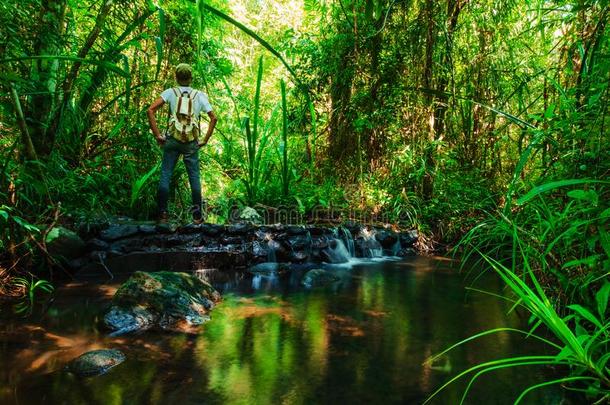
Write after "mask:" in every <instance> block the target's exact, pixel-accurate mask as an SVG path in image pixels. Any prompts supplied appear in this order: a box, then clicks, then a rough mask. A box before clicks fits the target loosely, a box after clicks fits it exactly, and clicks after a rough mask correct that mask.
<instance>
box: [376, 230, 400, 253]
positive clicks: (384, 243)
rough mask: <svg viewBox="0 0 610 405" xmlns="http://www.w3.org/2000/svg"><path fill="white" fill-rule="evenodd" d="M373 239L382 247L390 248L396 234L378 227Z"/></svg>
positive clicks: (396, 236) (394, 241) (396, 238)
mask: <svg viewBox="0 0 610 405" xmlns="http://www.w3.org/2000/svg"><path fill="white" fill-rule="evenodd" d="M375 239H377V241H378V242H379V243H380V244H381V247H382V248H384V249H391V248H392V246H394V244H395V243H396V241H397V240H398V235H397V234H396V233H395V232H393V231H389V230H386V229H379V230H377V232H375Z"/></svg>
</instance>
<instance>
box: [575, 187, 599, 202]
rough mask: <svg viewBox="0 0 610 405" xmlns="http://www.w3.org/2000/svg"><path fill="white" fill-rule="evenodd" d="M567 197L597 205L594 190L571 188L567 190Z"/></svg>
mask: <svg viewBox="0 0 610 405" xmlns="http://www.w3.org/2000/svg"><path fill="white" fill-rule="evenodd" d="M568 197H570V198H573V199H575V200H582V201H586V202H589V203H591V204H593V205H597V201H598V198H599V197H598V196H597V193H596V192H595V191H594V190H572V191H568Z"/></svg>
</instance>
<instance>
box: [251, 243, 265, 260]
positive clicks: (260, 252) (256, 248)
mask: <svg viewBox="0 0 610 405" xmlns="http://www.w3.org/2000/svg"><path fill="white" fill-rule="evenodd" d="M252 254H253V255H254V256H255V257H267V256H268V255H269V249H268V247H267V243H261V242H259V241H257V240H256V241H254V242H252Z"/></svg>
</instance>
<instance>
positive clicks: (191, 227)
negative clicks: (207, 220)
mask: <svg viewBox="0 0 610 405" xmlns="http://www.w3.org/2000/svg"><path fill="white" fill-rule="evenodd" d="M202 227H203V224H187V225H183V226H179V227H178V229H176V232H178V233H186V234H190V233H200V232H201V229H202Z"/></svg>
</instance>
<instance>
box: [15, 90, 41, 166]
mask: <svg viewBox="0 0 610 405" xmlns="http://www.w3.org/2000/svg"><path fill="white" fill-rule="evenodd" d="M11 100H12V102H13V107H14V108H15V115H16V118H17V125H18V126H19V132H21V140H22V142H23V146H24V147H25V156H26V157H27V158H28V160H38V156H37V155H36V150H35V149H34V144H33V143H32V138H31V137H30V132H29V131H28V126H27V125H26V123H25V118H24V116H23V110H22V108H21V102H20V101H19V95H18V94H17V90H16V89H15V85H14V84H12V83H11Z"/></svg>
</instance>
